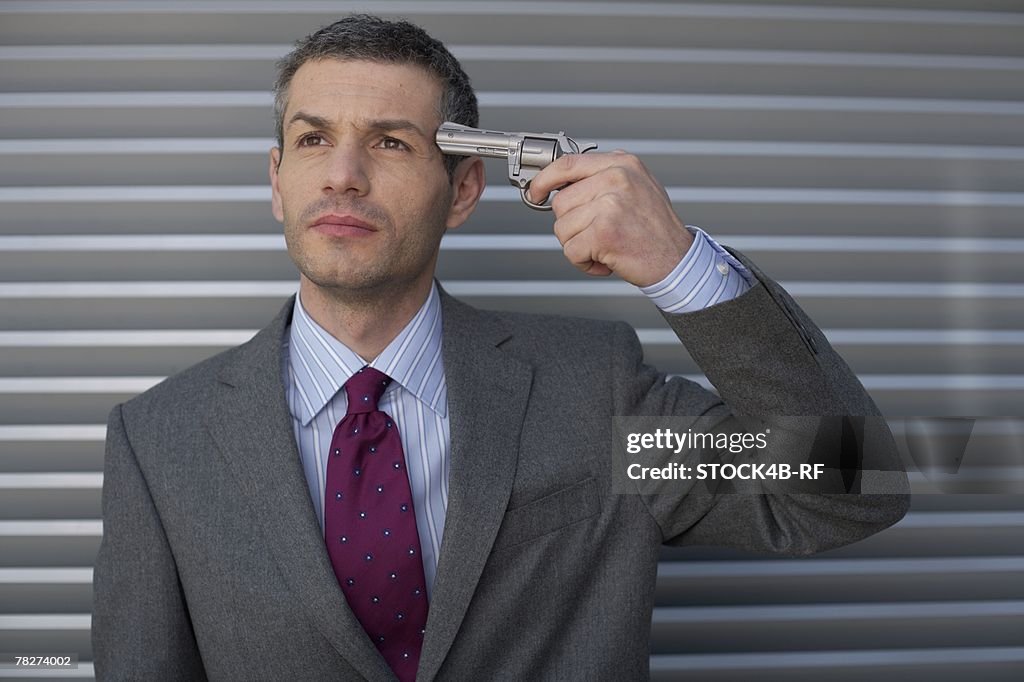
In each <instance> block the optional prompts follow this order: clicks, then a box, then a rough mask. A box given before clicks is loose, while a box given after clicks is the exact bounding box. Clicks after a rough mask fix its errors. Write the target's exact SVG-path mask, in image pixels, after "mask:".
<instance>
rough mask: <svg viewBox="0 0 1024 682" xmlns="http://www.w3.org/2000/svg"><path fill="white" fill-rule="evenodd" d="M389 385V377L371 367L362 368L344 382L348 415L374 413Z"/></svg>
mask: <svg viewBox="0 0 1024 682" xmlns="http://www.w3.org/2000/svg"><path fill="white" fill-rule="evenodd" d="M390 383H391V377H389V376H388V375H387V374H384V372H381V371H379V370H376V369H374V368H373V367H369V366H366V367H363V368H362V369H360V370H358V371H356V373H355V374H353V375H352V376H351V377H349V380H348V381H346V382H345V393H347V394H348V414H359V413H361V412H375V411H376V410H377V409H378V408H377V403H378V402H379V401H380V397H381V396H382V395H384V389H386V388H387V387H388V384H390Z"/></svg>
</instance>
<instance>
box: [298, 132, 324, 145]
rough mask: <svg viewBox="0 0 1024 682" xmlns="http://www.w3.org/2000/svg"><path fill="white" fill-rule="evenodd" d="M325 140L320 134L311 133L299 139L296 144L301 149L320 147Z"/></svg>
mask: <svg viewBox="0 0 1024 682" xmlns="http://www.w3.org/2000/svg"><path fill="white" fill-rule="evenodd" d="M323 140H324V138H323V136H321V135H320V133H309V134H307V135H303V136H302V137H300V138H299V141H298V142H297V143H296V144H297V145H298V146H299V147H319V146H320V143H321V142H323Z"/></svg>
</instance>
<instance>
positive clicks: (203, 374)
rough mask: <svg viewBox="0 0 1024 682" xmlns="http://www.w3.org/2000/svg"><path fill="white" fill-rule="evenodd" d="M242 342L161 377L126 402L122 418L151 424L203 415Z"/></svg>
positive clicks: (241, 346) (240, 350)
mask: <svg viewBox="0 0 1024 682" xmlns="http://www.w3.org/2000/svg"><path fill="white" fill-rule="evenodd" d="M249 343H251V341H248V342H246V343H244V344H241V345H238V346H235V347H233V348H228V349H226V350H223V351H221V352H219V353H217V354H216V355H213V356H211V357H209V358H206V359H205V360H202V361H200V362H197V363H196V364H194V365H192V366H190V367H186V368H185V369H182V370H180V371H178V372H176V373H174V374H172V375H171V376H168V377H167V378H165V379H163V380H162V381H161V382H160V383H158V384H156V385H155V386H153V387H152V388H150V389H148V390H146V391H144V392H143V393H140V394H139V395H137V396H135V397H133V398H131V399H129V400H127V401H125V403H124V404H123V405H122V412H123V413H124V415H125V418H126V419H128V418H131V419H132V420H133V421H134V420H139V419H143V420H146V421H147V422H150V423H152V420H153V419H156V420H159V421H161V422H168V421H179V420H191V419H193V418H194V416H195V415H196V414H202V413H203V412H205V410H206V409H207V408H208V406H209V405H210V403H211V401H212V400H213V392H214V389H215V387H216V385H217V383H218V379H217V377H218V375H220V373H221V370H222V369H224V368H225V367H226V366H227V365H229V364H230V363H231V361H232V360H233V359H234V358H235V357H236V356H237V355H238V353H240V352H242V349H244V348H245V346H246V345H248V344H249Z"/></svg>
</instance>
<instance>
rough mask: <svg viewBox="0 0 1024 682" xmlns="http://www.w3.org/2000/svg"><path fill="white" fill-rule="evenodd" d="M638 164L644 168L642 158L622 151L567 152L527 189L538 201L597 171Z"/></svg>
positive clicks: (532, 197) (531, 196) (531, 198)
mask: <svg viewBox="0 0 1024 682" xmlns="http://www.w3.org/2000/svg"><path fill="white" fill-rule="evenodd" d="M631 165H636V166H637V167H638V168H642V167H643V166H642V164H641V163H640V160H639V159H637V158H636V157H635V156H633V155H631V154H626V153H625V152H621V151H614V152H608V153H605V154H596V153H594V152H590V153H587V154H566V155H565V156H562V157H559V158H558V159H557V160H556V161H555V162H554V163H552V164H551V165H550V166H548V167H547V168H545V169H544V170H542V171H541V172H540V173H537V175H536V177H534V178H533V180H532V181H531V182H530V189H529V190H528V191H527V194H528V195H529V199H530V201H532V202H534V203H538V202H539V201H540V200H541V199H544V198H545V197H546V196H547V195H548V194H550V193H551V191H552V190H556V189H558V188H559V187H562V186H563V185H567V184H569V183H572V182H578V181H579V180H582V179H584V178H589V177H590V176H592V175H595V174H596V173H599V172H601V171H602V170H605V169H606V168H611V167H613V166H625V167H629V166H631Z"/></svg>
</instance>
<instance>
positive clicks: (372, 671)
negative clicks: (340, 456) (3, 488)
mask: <svg viewBox="0 0 1024 682" xmlns="http://www.w3.org/2000/svg"><path fill="white" fill-rule="evenodd" d="M737 256H738V257H740V258H741V259H742V260H744V262H745V263H746V264H747V265H748V266H749V267H751V268H752V269H753V271H754V272H755V273H756V274H757V276H758V278H759V280H760V283H759V284H757V285H756V286H754V287H753V288H752V289H751V290H750V291H748V292H747V293H745V294H743V295H742V296H740V297H739V298H737V299H734V300H732V301H729V302H726V303H723V304H720V305H717V306H714V307H712V308H709V309H707V310H703V311H700V312H694V313H687V314H683V315H666V316H665V317H666V320H667V322H668V324H669V325H670V326H671V327H672V329H674V330H675V331H676V333H677V334H678V336H679V337H680V339H681V340H682V341H683V342H684V343H685V344H686V346H687V348H688V349H689V351H690V352H691V354H692V355H693V357H694V359H695V360H696V361H697V362H698V363H699V364H700V366H701V368H702V369H703V370H704V371H705V373H706V375H707V376H708V378H709V379H711V381H712V382H713V383H714V384H715V386H716V388H717V389H718V390H719V392H720V394H721V398H719V397H718V396H716V395H715V394H713V393H711V392H709V391H706V390H704V389H703V388H702V387H700V386H698V385H697V384H695V383H693V382H689V381H685V380H681V379H673V380H671V381H668V382H666V381H664V375H661V374H659V373H658V372H656V371H655V370H654V369H652V368H650V367H648V366H646V365H644V364H643V362H642V351H641V347H640V345H639V343H638V341H637V339H636V336H635V334H634V333H633V330H632V329H631V328H630V327H629V326H628V325H626V324H623V323H610V322H597V321H592V320H578V319H567V318H558V317H550V316H535V315H526V314H508V313H495V312H485V311H481V310H477V309H474V308H472V307H470V306H468V305H465V304H463V303H461V302H459V301H457V300H455V299H453V298H451V297H450V296H448V295H443V298H442V310H443V313H442V314H443V334H444V337H443V338H444V341H443V358H444V363H445V369H446V373H447V381H448V396H449V397H448V400H449V413H450V426H451V457H452V460H451V479H450V486H449V490H450V495H449V502H448V508H447V517H446V522H445V530H444V540H443V545H442V547H441V554H440V558H439V563H438V568H437V578H436V582H435V585H434V591H433V597H432V601H431V604H430V612H429V619H428V622H427V628H426V635H425V640H424V645H423V651H422V656H421V661H420V668H419V675H418V678H417V679H419V680H434V679H439V680H484V679H486V680H495V679H509V680H523V679H528V680H547V679H550V680H569V679H581V680H625V679H642V678H644V677H646V676H647V675H648V660H649V650H650V649H649V646H650V645H649V637H650V625H651V612H652V608H653V594H654V585H655V577H656V569H657V561H658V555H659V548H660V546H661V545H662V544H663V543H670V544H688V543H701V544H708V543H711V544H726V545H732V546H736V547H742V548H747V549H751V550H756V551H767V552H777V553H785V554H790V555H803V554H808V553H811V552H815V551H818V550H821V549H826V548H830V547H835V546H838V545H841V544H845V543H848V542H852V541H854V540H857V539H859V538H862V537H865V536H866V535H869V534H871V533H873V532H875V531H877V530H879V529H882V528H884V527H886V526H888V525H890V524H892V523H894V522H895V521H896V520H898V519H899V518H901V517H902V515H903V514H904V513H905V511H906V508H907V504H908V499H907V497H906V496H904V495H901V494H893V495H884V496H883V495H877V496H876V495H871V496H868V495H862V496H842V497H841V498H840V497H832V496H825V495H807V496H803V495H801V496H800V497H801V498H804V499H801V500H799V501H796V500H794V499H791V498H790V497H787V496H773V495H761V496H756V495H717V496H716V495H712V494H710V493H707V494H704V495H697V494H693V495H689V496H687V497H684V498H682V499H679V500H664V499H659V500H657V501H653V502H652V501H651V500H649V499H645V498H642V497H640V496H639V495H622V494H615V493H614V492H613V491H612V489H611V482H610V474H611V470H610V466H609V457H608V450H609V443H610V439H611V436H610V433H611V422H612V420H611V417H612V415H627V414H651V415H661V414H680V415H699V414H703V413H706V412H709V411H725V410H733V411H735V412H736V413H745V414H768V413H770V414H783V415H796V414H852V415H875V414H878V412H877V409H876V407H875V405H874V404H873V403H872V401H871V399H870V398H869V397H868V396H867V394H866V393H865V392H864V389H863V387H862V386H861V385H860V384H859V382H858V381H857V379H856V378H855V376H854V375H853V373H852V372H851V371H850V370H849V368H848V367H847V366H846V364H845V363H844V362H843V361H842V360H841V359H840V358H839V357H838V356H837V355H836V354H835V352H834V351H833V350H832V349H831V347H830V346H829V344H828V343H827V342H826V340H825V338H824V337H823V335H822V334H821V332H820V331H819V330H818V329H817V327H815V325H814V324H813V323H812V322H811V321H810V319H808V318H807V316H806V315H805V314H804V313H803V312H802V311H801V310H800V309H799V308H798V307H797V305H796V304H795V303H794V302H793V300H792V299H791V298H790V297H789V296H788V295H787V294H786V293H785V292H784V291H783V290H782V289H781V288H780V287H778V285H777V284H775V283H774V282H772V281H771V280H770V279H769V278H767V277H766V276H764V275H763V274H762V273H760V272H759V271H757V269H756V268H755V267H754V266H753V264H752V263H750V262H749V261H746V259H744V258H743V257H742V256H741V255H740V254H737ZM639 304H640V305H643V303H639ZM291 310H292V301H289V302H288V303H287V304H286V305H285V306H284V307H283V308H282V310H281V312H280V313H279V314H278V315H277V317H276V318H275V319H274V320H273V321H272V322H271V323H270V324H269V326H267V327H266V328H265V329H263V330H262V331H260V332H259V333H258V334H257V335H256V336H255V337H254V338H253V339H252V340H251V341H249V342H248V343H245V344H243V345H241V346H239V347H237V348H233V349H231V350H228V351H226V352H224V353H221V354H220V355H217V356H215V357H213V358H211V359H209V360H207V361H204V362H202V363H200V364H198V365H196V366H194V367H192V368H189V369H187V370H185V371H183V372H181V373H180V374H177V375H175V376H173V377H171V378H169V379H167V380H165V381H163V382H162V383H160V384H159V385H158V386H156V387H154V388H152V389H151V390H149V391H147V392H145V393H144V394H142V395H140V396H138V397H136V398H134V399H132V400H129V401H127V402H126V403H124V404H122V405H118V406H117V407H115V408H114V409H113V411H112V412H111V414H110V419H109V423H108V433H107V452H106V461H105V465H104V483H103V519H104V534H103V540H102V544H101V547H100V551H99V555H98V557H97V561H96V567H95V577H94V595H95V596H94V611H93V629H92V641H93V654H94V659H95V669H96V674H97V678H98V679H99V680H139V679H147V680H174V679H187V680H201V679H210V680H358V679H367V680H390V679H393V676H392V674H391V672H390V670H389V669H388V667H387V666H386V664H385V663H384V662H383V659H382V658H381V657H380V656H379V655H378V654H377V651H376V649H375V648H374V646H373V644H372V643H371V642H370V640H369V638H368V637H367V636H366V634H365V633H364V631H363V629H362V628H361V627H360V624H359V623H358V621H357V620H356V619H355V617H354V616H353V615H352V613H351V611H350V610H349V608H348V606H347V604H346V601H345V597H344V595H343V594H342V592H341V589H340V587H339V586H338V584H337V581H336V580H335V577H334V573H333V571H332V569H331V564H330V561H329V559H328V557H327V553H326V550H325V547H324V539H323V535H322V532H321V529H320V526H319V524H318V522H317V519H316V516H315V514H314V511H313V506H312V503H311V501H310V498H309V491H308V488H307V486H306V481H305V478H304V476H303V473H302V470H301V468H300V462H299V455H298V452H297V449H296V444H295V440H294V437H293V432H292V426H291V421H290V415H289V413H288V409H287V406H286V404H285V400H284V387H283V385H282V380H281V372H280V353H281V344H282V339H283V337H284V335H285V334H286V331H287V325H288V324H289V320H290V314H291ZM723 401H724V404H723ZM889 443H890V444H891V438H890V440H889ZM887 447H888V446H887V445H886V444H885V443H883V444H882V446H881V449H882V450H886V451H885V452H878V453H874V454H876V455H877V457H879V458H880V459H882V460H886V461H889V462H890V463H891V464H892V467H891V468H898V466H899V464H898V460H897V459H896V454H895V447H892V448H891V451H889V450H887Z"/></svg>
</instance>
